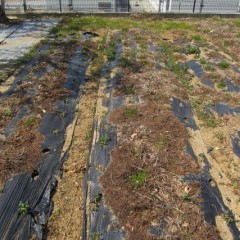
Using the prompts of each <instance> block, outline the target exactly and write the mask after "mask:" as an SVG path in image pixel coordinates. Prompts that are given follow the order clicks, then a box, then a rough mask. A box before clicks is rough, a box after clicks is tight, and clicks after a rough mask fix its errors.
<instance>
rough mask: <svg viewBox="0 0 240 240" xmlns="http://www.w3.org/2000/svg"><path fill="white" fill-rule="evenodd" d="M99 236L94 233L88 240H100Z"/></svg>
mask: <svg viewBox="0 0 240 240" xmlns="http://www.w3.org/2000/svg"><path fill="white" fill-rule="evenodd" d="M100 237H101V234H100V233H98V232H96V233H92V234H91V236H90V240H100Z"/></svg>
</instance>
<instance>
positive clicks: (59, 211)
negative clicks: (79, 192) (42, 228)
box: [53, 208, 62, 216]
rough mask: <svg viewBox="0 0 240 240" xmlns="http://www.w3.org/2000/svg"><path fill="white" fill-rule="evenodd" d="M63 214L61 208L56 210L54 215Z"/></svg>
mask: <svg viewBox="0 0 240 240" xmlns="http://www.w3.org/2000/svg"><path fill="white" fill-rule="evenodd" d="M61 212H62V210H61V208H56V209H55V210H54V212H53V214H55V215H57V216H59V215H61Z"/></svg>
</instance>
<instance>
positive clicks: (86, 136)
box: [84, 128, 92, 142]
mask: <svg viewBox="0 0 240 240" xmlns="http://www.w3.org/2000/svg"><path fill="white" fill-rule="evenodd" d="M91 137H92V129H91V128H90V129H88V130H87V132H86V135H85V138H84V139H85V140H86V141H87V142H89V141H90V140H91Z"/></svg>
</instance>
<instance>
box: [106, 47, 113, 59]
mask: <svg viewBox="0 0 240 240" xmlns="http://www.w3.org/2000/svg"><path fill="white" fill-rule="evenodd" d="M105 54H106V56H107V59H108V60H109V61H112V60H114V59H115V55H116V50H115V47H114V46H110V47H108V48H107V49H106V50H105Z"/></svg>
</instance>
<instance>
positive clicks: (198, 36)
mask: <svg viewBox="0 0 240 240" xmlns="http://www.w3.org/2000/svg"><path fill="white" fill-rule="evenodd" d="M192 39H193V40H194V41H196V42H199V41H202V37H201V36H200V35H194V36H192Z"/></svg>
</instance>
